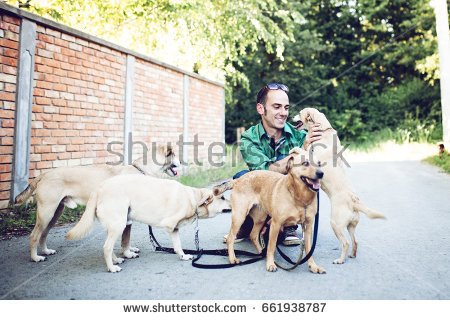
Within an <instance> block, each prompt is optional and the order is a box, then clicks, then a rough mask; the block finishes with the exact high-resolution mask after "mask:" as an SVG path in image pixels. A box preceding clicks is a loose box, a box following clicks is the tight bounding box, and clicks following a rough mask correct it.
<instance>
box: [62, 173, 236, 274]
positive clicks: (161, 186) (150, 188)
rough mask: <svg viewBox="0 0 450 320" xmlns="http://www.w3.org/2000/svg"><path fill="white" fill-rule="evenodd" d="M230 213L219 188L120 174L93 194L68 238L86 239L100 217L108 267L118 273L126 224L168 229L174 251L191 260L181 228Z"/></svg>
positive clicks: (227, 202) (229, 207)
mask: <svg viewBox="0 0 450 320" xmlns="http://www.w3.org/2000/svg"><path fill="white" fill-rule="evenodd" d="M229 211H231V206H230V202H229V201H228V200H226V199H225V198H224V196H223V195H222V194H221V193H220V191H219V189H218V188H214V189H213V190H209V189H199V188H192V187H188V186H184V185H182V184H181V183H179V182H177V181H174V180H164V179H155V178H151V177H147V176H143V175H141V176H139V175H121V176H116V177H113V178H111V179H108V180H106V181H105V182H104V183H103V184H102V185H101V186H100V188H99V189H98V190H96V191H94V192H93V193H92V194H91V197H90V198H89V201H88V204H87V206H86V211H85V212H84V214H83V216H82V217H81V219H80V221H79V222H78V223H77V224H76V225H75V227H74V228H73V229H72V230H70V231H69V233H68V234H67V239H69V240H73V239H80V238H82V237H84V236H85V235H86V234H88V233H89V231H90V230H91V229H92V226H93V223H94V220H95V217H97V218H98V220H99V221H100V222H101V224H102V225H103V226H104V227H105V228H106V230H107V232H108V236H107V238H106V241H105V244H104V246H103V253H104V257H105V261H106V265H107V267H108V270H109V271H110V272H118V271H120V270H121V268H120V267H119V266H116V265H114V264H120V263H122V262H123V261H124V260H123V259H122V258H117V257H116V255H115V254H114V252H113V249H114V243H115V242H116V240H117V238H118V237H119V236H120V235H121V234H122V232H123V230H124V229H125V227H126V225H127V224H129V223H131V221H134V220H136V221H140V222H143V223H145V224H148V225H151V226H153V227H161V228H164V229H166V231H167V232H168V233H169V235H170V236H171V238H172V242H173V247H174V251H175V252H176V253H177V254H178V255H179V257H180V259H181V260H189V259H192V256H191V255H187V254H184V252H183V249H182V247H181V241H180V237H179V234H178V229H179V228H180V226H182V225H183V224H185V223H186V222H189V221H192V220H193V219H195V218H199V219H202V218H212V217H214V216H215V215H216V214H217V213H221V212H229Z"/></svg>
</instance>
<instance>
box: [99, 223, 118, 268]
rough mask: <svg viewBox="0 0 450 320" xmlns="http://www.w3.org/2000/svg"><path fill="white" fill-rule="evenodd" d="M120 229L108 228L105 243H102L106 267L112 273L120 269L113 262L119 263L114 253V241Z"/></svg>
mask: <svg viewBox="0 0 450 320" xmlns="http://www.w3.org/2000/svg"><path fill="white" fill-rule="evenodd" d="M122 230H123V229H122ZM122 230H120V229H116V228H109V229H108V236H107V238H106V241H105V244H104V245H103V256H104V257H105V262H106V266H107V267H108V270H109V271H110V272H113V273H114V272H119V271H121V270H122V268H121V267H119V266H115V265H114V263H121V262H119V261H118V259H119V258H117V257H116V255H115V254H114V243H115V242H116V240H117V238H118V237H119V236H120V234H121V232H122ZM122 262H123V259H122Z"/></svg>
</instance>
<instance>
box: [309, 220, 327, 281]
mask: <svg viewBox="0 0 450 320" xmlns="http://www.w3.org/2000/svg"><path fill="white" fill-rule="evenodd" d="M304 225H305V228H304V234H305V254H308V252H310V251H311V238H312V225H313V223H312V218H306V221H305V224H304ZM308 268H309V271H311V272H312V273H327V272H326V271H325V269H324V268H323V267H320V266H318V265H317V264H316V262H315V261H314V258H313V257H312V256H311V257H310V258H309V259H308Z"/></svg>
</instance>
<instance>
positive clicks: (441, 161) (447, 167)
mask: <svg viewBox="0 0 450 320" xmlns="http://www.w3.org/2000/svg"><path fill="white" fill-rule="evenodd" d="M424 161H425V162H427V163H429V164H432V165H435V166H437V167H440V168H442V169H443V170H444V171H445V172H447V173H450V153H448V152H447V151H446V152H444V153H443V154H441V155H436V156H431V157H428V158H426V159H424Z"/></svg>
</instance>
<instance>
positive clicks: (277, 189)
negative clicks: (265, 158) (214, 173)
mask: <svg viewBox="0 0 450 320" xmlns="http://www.w3.org/2000/svg"><path fill="white" fill-rule="evenodd" d="M305 156H306V152H305V151H302V150H301V149H300V148H294V149H292V150H291V151H290V153H289V156H288V157H290V159H289V160H288V162H287V167H286V170H287V174H286V175H283V174H281V173H277V172H273V171H266V170H255V171H251V172H249V173H247V174H245V175H244V176H242V177H240V178H239V179H237V180H233V181H230V182H228V185H227V186H226V189H231V188H233V192H232V194H231V207H232V208H233V211H232V212H233V213H232V218H231V229H230V232H229V235H228V237H227V246H228V259H229V261H230V263H231V264H238V263H239V262H240V261H239V259H237V258H236V255H235V253H234V239H235V237H236V234H237V232H238V230H239V228H240V227H241V225H242V223H243V222H244V220H245V217H246V216H247V214H250V216H251V217H252V219H253V222H254V225H253V229H252V231H251V233H250V239H251V241H252V243H253V244H254V245H255V247H256V250H257V251H258V252H259V253H261V251H262V248H261V246H260V244H259V241H258V236H259V232H260V230H261V228H262V226H263V224H264V222H265V220H266V218H267V216H268V215H270V216H271V218H272V219H271V223H270V232H269V243H268V246H267V258H266V269H267V271H276V270H277V267H276V265H275V261H274V254H275V246H276V242H277V238H278V233H279V231H280V228H281V227H282V226H291V225H295V224H297V223H301V224H302V225H303V230H304V235H305V250H306V252H309V250H311V236H312V225H313V221H314V217H315V215H316V210H317V200H316V196H317V195H316V192H317V191H319V188H320V179H321V178H322V176H323V172H322V171H320V170H319V169H317V168H314V167H313V166H312V165H311V164H310V163H309V161H307V160H305ZM308 266H309V270H310V271H311V272H313V273H325V269H324V268H322V267H319V266H318V265H316V263H315V262H314V259H313V258H312V257H311V258H309V259H308Z"/></svg>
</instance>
